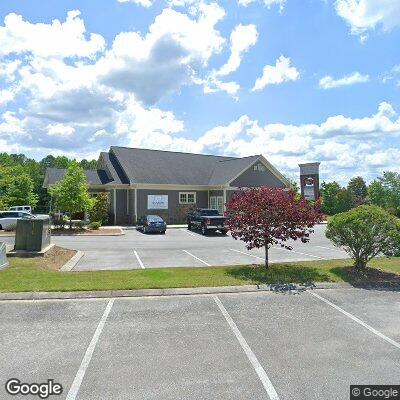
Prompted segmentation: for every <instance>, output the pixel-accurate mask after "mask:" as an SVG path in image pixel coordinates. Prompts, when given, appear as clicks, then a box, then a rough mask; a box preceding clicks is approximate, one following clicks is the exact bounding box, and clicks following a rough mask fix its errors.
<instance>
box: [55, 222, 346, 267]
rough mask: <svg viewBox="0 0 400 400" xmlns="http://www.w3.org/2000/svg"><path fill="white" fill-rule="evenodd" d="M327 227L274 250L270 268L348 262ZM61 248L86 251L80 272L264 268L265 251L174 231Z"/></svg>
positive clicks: (81, 240) (80, 241) (70, 241)
mask: <svg viewBox="0 0 400 400" xmlns="http://www.w3.org/2000/svg"><path fill="white" fill-rule="evenodd" d="M324 232H325V226H324V225H318V226H317V227H316V229H315V233H314V235H313V236H312V238H311V241H310V242H309V243H300V242H293V243H291V245H292V246H293V250H292V251H289V250H286V249H284V248H281V247H274V248H272V249H271V250H270V260H271V262H290V261H304V260H320V259H332V258H346V257H347V255H346V253H345V252H344V251H342V250H340V249H337V248H335V247H334V246H333V245H332V244H331V242H330V241H329V240H328V239H326V238H325V233H324ZM53 241H54V243H56V244H59V245H60V246H64V247H68V248H72V249H76V250H82V251H84V253H85V255H84V257H83V258H82V259H81V260H80V261H79V263H78V265H77V266H76V267H75V268H74V270H75V271H81V270H99V269H136V268H160V267H161V268H163V267H203V266H209V265H210V266H222V265H240V264H248V263H261V262H262V261H263V260H264V250H263V249H253V250H247V249H246V247H245V244H244V243H243V242H241V241H237V240H234V239H232V237H231V236H230V235H227V236H223V235H220V234H218V233H216V234H213V235H209V236H202V235H201V234H200V233H198V232H193V231H188V230H186V229H169V230H168V231H167V233H166V234H165V235H158V234H150V235H145V234H143V233H141V232H137V231H136V230H126V231H125V235H124V236H109V237H82V236H75V237H67V236H59V237H54V238H53Z"/></svg>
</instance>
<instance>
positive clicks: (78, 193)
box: [50, 162, 92, 229]
mask: <svg viewBox="0 0 400 400" xmlns="http://www.w3.org/2000/svg"><path fill="white" fill-rule="evenodd" d="M50 194H51V196H52V198H53V201H54V205H55V207H56V208H57V209H59V210H62V211H66V212H68V213H69V216H70V219H69V226H70V229H72V221H71V220H72V214H74V213H78V212H83V211H86V210H89V209H90V208H91V206H92V199H91V198H90V195H89V192H88V184H87V179H86V175H85V171H84V170H83V168H82V167H81V166H80V165H79V164H78V163H76V162H72V163H71V164H70V166H69V167H68V169H67V171H66V173H65V175H64V178H63V179H62V180H60V181H59V182H57V183H56V184H55V185H54V186H53V187H51V188H50Z"/></svg>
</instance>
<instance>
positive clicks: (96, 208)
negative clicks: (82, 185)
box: [89, 193, 108, 223]
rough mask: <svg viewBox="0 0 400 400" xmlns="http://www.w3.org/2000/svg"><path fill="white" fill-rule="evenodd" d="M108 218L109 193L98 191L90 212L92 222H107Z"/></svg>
mask: <svg viewBox="0 0 400 400" xmlns="http://www.w3.org/2000/svg"><path fill="white" fill-rule="evenodd" d="M107 218H108V195H107V193H98V194H97V195H96V197H95V198H94V201H93V205H92V208H91V210H90V213H89V219H90V222H97V221H100V222H101V223H105V222H107Z"/></svg>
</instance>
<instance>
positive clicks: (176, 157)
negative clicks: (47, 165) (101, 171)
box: [110, 146, 258, 185]
mask: <svg viewBox="0 0 400 400" xmlns="http://www.w3.org/2000/svg"><path fill="white" fill-rule="evenodd" d="M110 152H111V153H113V154H115V156H116V158H117V160H118V162H119V163H120V164H121V167H122V169H123V170H124V171H125V172H126V174H127V177H128V179H129V181H130V182H131V183H152V184H175V185H210V180H211V179H212V181H213V183H212V184H213V185H223V184H225V183H226V182H227V181H229V180H230V179H231V178H233V177H235V176H236V175H237V174H238V173H239V172H240V171H241V170H243V169H244V168H246V165H245V164H246V163H248V164H249V166H250V165H251V158H250V157H248V158H243V159H239V158H232V157H222V156H213V155H205V154H192V153H178V152H171V151H161V150H147V149H134V148H127V147H114V146H113V147H111V149H110ZM255 157H258V156H255ZM234 160H236V161H237V163H235V162H233V161H234ZM226 161H232V162H230V163H229V164H231V165H232V170H231V173H230V171H229V166H228V164H227V165H221V166H220V165H219V164H222V163H223V162H226ZM239 166H240V167H241V169H238V167H239ZM214 171H216V172H215V175H214Z"/></svg>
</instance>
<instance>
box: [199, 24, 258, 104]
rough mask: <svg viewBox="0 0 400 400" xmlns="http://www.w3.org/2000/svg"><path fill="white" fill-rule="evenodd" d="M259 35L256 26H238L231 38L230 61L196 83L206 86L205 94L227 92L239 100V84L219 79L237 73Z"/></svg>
mask: <svg viewBox="0 0 400 400" xmlns="http://www.w3.org/2000/svg"><path fill="white" fill-rule="evenodd" d="M257 38H258V33H257V28H256V26H255V25H252V24H251V25H242V24H239V25H236V26H235V28H234V29H233V31H232V33H231V36H230V51H231V54H230V56H229V59H228V61H227V62H226V63H225V64H224V65H222V67H221V68H219V69H218V70H213V71H211V72H210V73H209V74H208V76H207V77H206V78H204V79H197V80H196V83H197V84H201V85H203V86H204V93H216V92H220V91H222V92H226V93H227V94H229V95H231V96H233V97H234V98H235V99H236V100H238V98H237V96H236V94H237V92H238V91H239V89H240V85H239V84H238V83H237V82H234V81H229V82H222V81H221V79H220V78H219V77H221V76H226V75H229V74H231V73H232V72H235V71H236V70H237V69H238V68H239V67H240V64H241V62H242V59H243V55H244V53H245V52H247V51H248V50H249V49H250V48H251V47H252V46H254V45H255V44H256V42H257Z"/></svg>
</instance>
